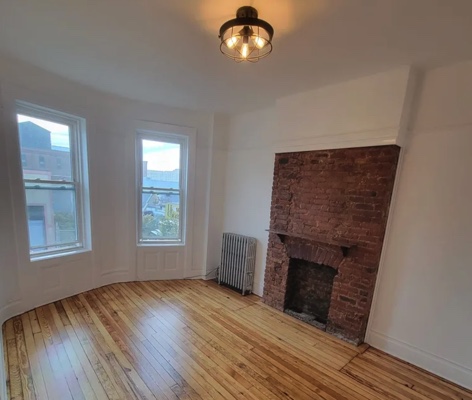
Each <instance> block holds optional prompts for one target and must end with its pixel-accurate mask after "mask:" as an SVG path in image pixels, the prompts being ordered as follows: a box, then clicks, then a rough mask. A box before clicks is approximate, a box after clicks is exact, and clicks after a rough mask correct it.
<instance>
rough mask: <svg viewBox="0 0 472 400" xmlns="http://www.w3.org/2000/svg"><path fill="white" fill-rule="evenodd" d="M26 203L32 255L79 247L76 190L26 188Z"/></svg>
mask: <svg viewBox="0 0 472 400" xmlns="http://www.w3.org/2000/svg"><path fill="white" fill-rule="evenodd" d="M58 188H59V186H58ZM26 203H27V207H28V231H29V239H30V246H31V252H32V253H37V252H43V251H53V250H59V249H61V248H63V247H75V246H78V245H79V244H76V242H77V241H78V230H77V213H76V198H75V190H68V189H55V190H54V189H26Z"/></svg>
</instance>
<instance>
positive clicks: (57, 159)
mask: <svg viewBox="0 0 472 400" xmlns="http://www.w3.org/2000/svg"><path fill="white" fill-rule="evenodd" d="M56 167H57V169H61V168H62V160H61V159H60V158H56Z"/></svg>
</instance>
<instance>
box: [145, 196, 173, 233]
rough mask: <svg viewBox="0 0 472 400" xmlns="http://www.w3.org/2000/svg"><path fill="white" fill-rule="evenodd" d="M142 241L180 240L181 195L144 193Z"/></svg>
mask: <svg viewBox="0 0 472 400" xmlns="http://www.w3.org/2000/svg"><path fill="white" fill-rule="evenodd" d="M142 206H143V209H142V218H143V219H142V239H143V240H159V239H164V240H165V239H180V215H179V213H180V194H179V192H172V193H169V192H167V193H163V192H155V193H142Z"/></svg>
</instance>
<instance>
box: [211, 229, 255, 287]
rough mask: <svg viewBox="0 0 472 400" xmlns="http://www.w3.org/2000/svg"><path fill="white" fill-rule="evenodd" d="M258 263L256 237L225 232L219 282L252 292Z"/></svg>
mask: <svg viewBox="0 0 472 400" xmlns="http://www.w3.org/2000/svg"><path fill="white" fill-rule="evenodd" d="M255 264H256V239H255V238H252V237H248V236H243V235H237V234H235V233H223V246H222V249H221V264H220V269H219V271H218V272H219V273H218V283H219V284H220V285H225V286H228V287H230V288H232V289H235V290H237V291H239V292H241V293H242V294H243V296H244V295H246V294H250V293H252V285H253V282H254V267H255Z"/></svg>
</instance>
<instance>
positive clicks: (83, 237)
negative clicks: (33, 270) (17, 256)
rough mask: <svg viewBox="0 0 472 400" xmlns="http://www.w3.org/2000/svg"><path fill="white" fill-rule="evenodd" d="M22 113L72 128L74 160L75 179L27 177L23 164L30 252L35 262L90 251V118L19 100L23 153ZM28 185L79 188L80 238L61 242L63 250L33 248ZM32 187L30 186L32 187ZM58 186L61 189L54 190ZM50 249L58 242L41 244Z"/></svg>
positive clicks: (76, 189) (77, 218) (78, 223)
mask: <svg viewBox="0 0 472 400" xmlns="http://www.w3.org/2000/svg"><path fill="white" fill-rule="evenodd" d="M18 115H25V116H28V117H32V118H38V119H43V120H46V121H50V122H54V123H58V124H61V125H67V126H68V127H69V144H70V159H71V162H70V164H71V180H46V179H41V178H37V179H25V178H24V172H23V170H24V167H23V165H21V178H22V186H23V194H24V200H25V203H24V205H25V216H26V229H27V232H28V235H27V238H28V251H29V256H30V260H31V261H35V260H41V259H44V258H50V257H57V256H62V255H68V254H74V253H79V252H82V251H86V250H90V248H91V246H90V243H91V238H90V229H89V224H90V223H89V220H90V216H89V213H88V210H89V204H88V201H89V200H88V185H87V184H88V179H87V178H88V175H87V172H88V171H87V157H86V155H87V152H86V121H85V119H84V118H81V117H78V116H75V115H71V114H66V113H63V112H61V111H56V110H53V109H50V108H46V107H42V106H39V105H36V104H32V103H27V102H23V101H16V107H15V117H16V126H17V137H18V146H19V150H20V154H21V151H22V147H21V141H20V130H19V123H18V119H17V118H18V117H17V116H18ZM26 169H28V168H26ZM28 185H31V186H33V185H35V186H43V189H39V190H68V189H64V188H61V186H62V187H64V186H72V187H73V189H71V191H75V211H76V225H77V240H76V241H73V242H70V243H63V244H58V245H56V246H60V247H61V248H60V249H52V250H45V251H32V247H31V243H30V233H29V226H28V202H27V196H26V193H27V192H26V190H27V189H28ZM31 186H30V188H31ZM52 187H58V188H59V189H52ZM41 247H46V248H51V247H54V245H49V246H48V245H47V244H46V246H41Z"/></svg>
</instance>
